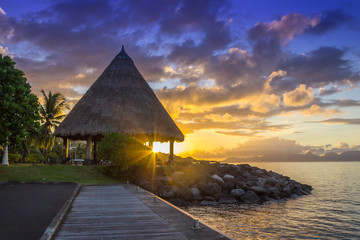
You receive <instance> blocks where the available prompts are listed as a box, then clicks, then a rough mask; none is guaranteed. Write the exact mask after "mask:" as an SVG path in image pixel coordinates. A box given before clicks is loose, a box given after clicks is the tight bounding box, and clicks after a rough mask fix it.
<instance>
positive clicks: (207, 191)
mask: <svg viewBox="0 0 360 240" xmlns="http://www.w3.org/2000/svg"><path fill="white" fill-rule="evenodd" d="M200 192H201V193H202V195H203V196H211V197H212V196H214V195H215V194H217V193H219V192H221V187H220V186H219V184H217V183H215V182H209V183H208V184H207V185H206V186H205V187H204V188H202V189H201V190H200Z"/></svg>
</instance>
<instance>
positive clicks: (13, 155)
mask: <svg viewBox="0 0 360 240" xmlns="http://www.w3.org/2000/svg"><path fill="white" fill-rule="evenodd" d="M8 159H9V163H10V164H14V163H18V162H19V161H20V159H21V155H20V154H17V153H8Z"/></svg>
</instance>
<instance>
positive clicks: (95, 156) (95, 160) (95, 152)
mask: <svg viewBox="0 0 360 240" xmlns="http://www.w3.org/2000/svg"><path fill="white" fill-rule="evenodd" d="M97 147H98V141H94V162H95V164H96V163H97Z"/></svg>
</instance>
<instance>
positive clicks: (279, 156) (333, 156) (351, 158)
mask: <svg viewBox="0 0 360 240" xmlns="http://www.w3.org/2000/svg"><path fill="white" fill-rule="evenodd" d="M357 161H360V151H347V152H343V153H341V154H337V153H335V152H330V153H326V154H325V155H323V156H318V155H315V154H313V153H311V152H309V153H307V154H294V153H273V154H266V155H264V156H255V157H249V158H241V157H227V158H225V159H224V160H223V161H221V162H224V163H237V162H357Z"/></svg>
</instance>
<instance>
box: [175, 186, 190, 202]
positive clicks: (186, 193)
mask: <svg viewBox="0 0 360 240" xmlns="http://www.w3.org/2000/svg"><path fill="white" fill-rule="evenodd" d="M177 195H178V197H179V198H180V199H182V200H187V201H191V200H193V193H192V192H191V190H190V189H188V188H183V189H181V191H180V192H178V193H177Z"/></svg>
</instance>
